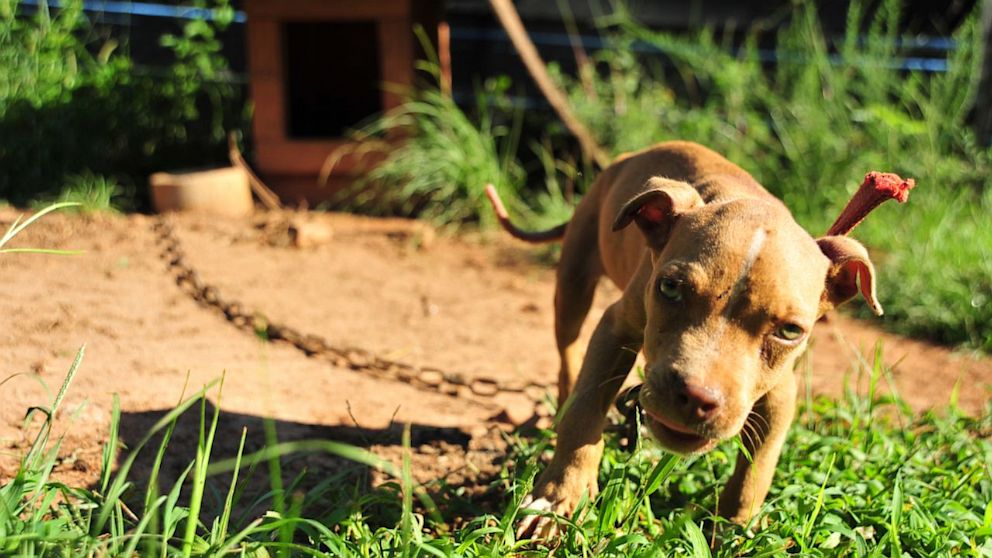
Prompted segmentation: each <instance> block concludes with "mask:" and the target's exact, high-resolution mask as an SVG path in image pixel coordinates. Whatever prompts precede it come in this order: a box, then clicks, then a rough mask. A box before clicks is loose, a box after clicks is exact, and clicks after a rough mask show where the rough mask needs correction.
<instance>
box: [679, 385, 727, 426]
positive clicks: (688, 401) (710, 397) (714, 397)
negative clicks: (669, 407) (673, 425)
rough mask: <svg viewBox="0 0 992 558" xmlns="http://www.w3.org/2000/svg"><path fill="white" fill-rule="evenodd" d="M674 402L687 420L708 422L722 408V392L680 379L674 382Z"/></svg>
mask: <svg viewBox="0 0 992 558" xmlns="http://www.w3.org/2000/svg"><path fill="white" fill-rule="evenodd" d="M674 383H675V386H674V387H675V401H676V403H678V404H679V406H680V407H682V410H683V411H684V412H685V413H686V415H687V417H688V418H692V419H696V420H701V421H703V420H709V419H710V418H712V417H713V416H714V415H716V414H717V412H718V411H719V410H720V407H722V406H723V400H724V397H723V392H721V391H720V390H719V389H717V388H714V387H711V386H706V385H702V384H699V383H696V382H693V381H691V380H689V381H686V380H684V379H682V378H677V379H676V380H675V382H674Z"/></svg>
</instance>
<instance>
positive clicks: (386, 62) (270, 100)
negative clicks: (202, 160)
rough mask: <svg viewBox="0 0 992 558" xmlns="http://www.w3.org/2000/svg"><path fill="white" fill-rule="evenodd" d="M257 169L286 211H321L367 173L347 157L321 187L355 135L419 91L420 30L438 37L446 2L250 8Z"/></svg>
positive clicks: (273, 3) (322, 0)
mask: <svg viewBox="0 0 992 558" xmlns="http://www.w3.org/2000/svg"><path fill="white" fill-rule="evenodd" d="M245 11H246V12H247V15H248V21H247V32H248V55H249V76H250V80H251V96H252V99H253V101H254V105H255V107H254V111H255V112H254V120H253V132H254V147H255V164H256V165H257V167H258V171H259V173H260V174H262V175H263V176H264V177H265V179H266V181H267V182H268V183H269V184H270V186H271V187H272V188H273V189H274V190H275V191H276V192H277V193H278V194H279V195H280V197H281V198H282V199H283V200H284V201H286V202H288V203H294V202H298V201H302V200H306V201H307V202H310V203H311V204H313V203H318V202H320V201H323V200H327V199H329V198H330V196H331V195H332V194H333V193H334V192H335V191H337V190H339V189H341V188H342V187H345V186H347V185H348V184H350V183H351V181H352V180H353V179H354V177H355V175H356V172H358V171H359V168H358V163H359V162H358V161H357V160H355V159H354V158H349V157H345V158H344V159H342V160H341V161H339V162H338V164H336V165H335V167H334V171H333V173H332V174H331V176H330V177H329V179H328V183H327V184H326V185H324V186H320V185H318V183H317V178H318V175H319V174H320V171H321V168H322V167H323V165H324V164H325V162H326V161H327V160H328V157H330V156H331V155H332V154H333V153H334V152H335V150H337V149H341V148H342V147H344V146H346V145H348V143H349V142H348V140H347V139H346V138H345V135H346V134H347V132H348V130H349V129H351V128H353V127H354V126H356V125H357V124H359V123H361V122H362V121H363V120H365V119H367V118H368V117H370V116H372V115H374V114H377V113H379V112H382V111H383V110H388V109H390V108H393V107H396V106H398V105H399V104H400V103H401V102H402V98H401V97H400V96H399V95H398V94H397V93H396V92H395V91H391V89H392V87H384V85H387V84H389V85H390V86H393V85H396V86H400V87H411V86H413V83H414V73H415V70H414V61H415V60H416V58H417V57H418V56H419V48H418V46H417V44H416V38H415V37H414V34H413V26H414V24H420V25H423V27H424V29H426V30H428V31H430V32H431V34H433V32H434V31H435V30H436V29H437V23H438V21H439V15H440V2H439V1H438V0H246V2H245Z"/></svg>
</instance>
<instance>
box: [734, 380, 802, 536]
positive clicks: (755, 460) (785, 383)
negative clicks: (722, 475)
mask: <svg viewBox="0 0 992 558" xmlns="http://www.w3.org/2000/svg"><path fill="white" fill-rule="evenodd" d="M795 413H796V377H795V375H794V374H792V373H789V374H787V375H786V377H785V378H784V379H783V380H782V382H781V383H779V384H778V385H777V386H775V387H774V388H772V389H771V391H769V392H768V393H767V394H765V396H764V397H762V398H761V399H759V400H758V402H757V403H756V404H755V405H754V410H753V411H752V416H749V417H748V420H747V423H745V425H744V432H743V433H742V435H741V439H742V441H743V442H744V447H746V448H747V450H748V452H750V454H751V461H748V459H747V456H745V455H744V454H743V452H742V453H741V454H740V455H738V456H737V466H736V468H735V469H734V474H733V476H732V477H731V478H730V481H728V482H727V486H726V487H725V488H724V489H723V493H722V494H720V506H719V508H720V515H721V516H723V517H726V518H728V519H730V520H731V521H733V522H734V523H739V524H745V523H747V522H748V521H749V520H750V519H751V518H752V517H753V516H754V514H756V513H757V512H758V509H759V508H760V507H761V505H762V504H763V503H764V501H765V496H767V495H768V488H769V487H770V486H771V484H772V477H773V476H774V475H775V465H776V464H778V458H779V455H780V454H781V453H782V444H783V443H784V442H785V437H786V434H788V432H789V426H790V425H791V424H792V418H793V417H794V416H795Z"/></svg>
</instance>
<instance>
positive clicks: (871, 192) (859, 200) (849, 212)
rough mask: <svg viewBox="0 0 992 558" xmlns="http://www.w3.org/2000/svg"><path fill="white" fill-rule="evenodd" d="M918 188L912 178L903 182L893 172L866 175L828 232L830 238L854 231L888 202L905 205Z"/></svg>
mask: <svg viewBox="0 0 992 558" xmlns="http://www.w3.org/2000/svg"><path fill="white" fill-rule="evenodd" d="M914 186H916V181H915V180H913V179H912V178H907V179H906V180H903V179H902V178H900V177H899V175H898V174H893V173H891V172H878V171H871V172H869V173H868V174H866V175H865V179H864V181H863V182H862V183H861V186H860V187H858V191H857V192H855V193H854V195H853V196H851V200H850V201H848V202H847V205H846V206H844V210H843V211H841V213H840V215H839V216H838V217H837V220H836V221H834V224H833V225H832V226H831V227H830V230H828V231H827V235H828V236H843V235H846V234H848V233H850V232H851V231H852V230H854V227H856V226H858V224H859V223H861V221H864V219H865V217H867V216H868V214H869V213H870V212H871V211H872V210H873V209H875V208H876V207H878V206H880V205H882V203H884V202H885V201H887V200H896V201H897V202H899V203H905V202H906V200H908V199H909V191H910V190H912V189H913V187H914Z"/></svg>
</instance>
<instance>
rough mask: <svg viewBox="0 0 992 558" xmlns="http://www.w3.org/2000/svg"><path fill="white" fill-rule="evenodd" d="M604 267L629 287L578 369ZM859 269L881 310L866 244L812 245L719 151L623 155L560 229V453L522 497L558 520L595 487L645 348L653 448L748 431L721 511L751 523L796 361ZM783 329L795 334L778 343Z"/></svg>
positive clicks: (780, 433)
mask: <svg viewBox="0 0 992 558" xmlns="http://www.w3.org/2000/svg"><path fill="white" fill-rule="evenodd" d="M630 224H636V226H629V225H630ZM603 275H606V276H607V277H609V278H610V279H611V280H612V281H613V282H614V283H615V284H616V285H617V286H618V287H619V288H620V289H622V290H623V295H622V296H621V298H620V300H618V301H616V302H615V303H614V304H613V305H611V306H610V307H609V308H608V309H607V310H606V312H605V314H604V315H603V318H602V320H601V321H600V322H599V324H598V325H597V326H596V329H595V331H594V333H593V336H592V339H591V341H590V343H589V347H588V349H587V351H586V355H585V358H584V360H582V364H581V369H580V367H579V363H580V355H579V348H578V347H577V344H576V341H577V339H578V335H579V329H580V328H581V326H582V323H583V321H584V320H585V318H586V315H587V314H588V311H589V308H590V305H591V303H592V298H593V293H594V291H595V287H596V283H597V282H598V281H599V279H600V277H601V276H603ZM858 276H860V278H861V290H862V292H863V293H864V294H865V296H866V297H867V298H869V299H870V300H869V302H870V303H872V305H873V307H875V306H877V302H876V301H875V300H874V269H873V267H872V265H871V262H870V261H869V260H868V256H867V253H866V252H865V250H864V248H863V247H861V245H860V244H858V243H857V242H855V241H853V240H850V239H847V238H841V237H828V238H825V239H821V240H820V241H817V240H814V239H813V238H812V237H811V236H810V235H809V234H807V233H806V232H805V231H804V230H803V229H802V228H801V227H800V226H799V225H798V224H796V222H795V221H794V220H793V218H792V216H791V215H790V213H789V212H788V210H787V209H786V208H785V206H784V205H783V204H782V203H781V202H780V201H778V200H777V199H776V198H774V197H773V196H772V195H770V194H769V193H768V192H767V191H766V190H765V189H764V188H763V187H762V186H761V185H759V184H758V183H757V182H756V181H755V180H754V179H753V178H752V177H751V176H750V175H749V174H748V173H747V172H745V171H744V170H742V169H741V168H739V167H738V166H736V165H734V164H733V163H731V162H729V161H727V160H726V159H724V158H723V157H721V156H720V155H718V154H717V153H715V152H713V151H711V150H709V149H707V148H705V147H703V146H700V145H698V144H694V143H690V142H667V143H662V144H659V145H656V146H654V147H651V148H648V149H645V150H643V151H639V152H637V153H633V154H630V155H625V156H622V157H620V158H619V159H618V160H617V161H616V162H615V163H613V164H612V165H611V166H610V167H608V168H606V169H605V170H604V171H603V172H602V174H601V175H600V176H599V177H598V178H597V180H596V181H595V183H594V184H593V186H592V188H591V189H590V191H589V192H588V193H587V194H586V196H585V197H584V198H583V199H582V202H581V203H580V204H579V206H578V207H577V208H576V211H575V215H574V217H573V218H572V220H571V221H570V222H569V224H568V226H567V228H566V230H565V237H564V241H563V246H562V255H561V263H560V265H559V267H558V275H557V277H558V280H557V287H556V292H555V334H556V339H557V343H558V349H559V352H560V356H561V370H560V373H559V401H562V402H565V403H564V404H563V408H562V411H561V413H560V416H559V418H560V421H559V425H558V443H557V448H556V451H555V455H554V458H553V459H552V461H551V464H550V465H549V466H548V468H547V469H546V470H545V471H544V473H543V474H542V475H541V476H540V478H539V479H538V480H537V482H536V483H535V486H534V490H533V492H532V494H531V496H530V497H529V498H528V500H527V501H526V502H525V504H526V505H527V506H528V507H531V508H534V509H538V510H553V511H556V512H558V513H563V514H568V513H571V511H572V510H573V509H574V507H575V505H576V504H577V503H578V500H579V499H580V498H581V497H582V495H583V494H588V495H590V496H592V495H594V494H595V493H596V491H597V486H596V477H597V472H598V468H599V461H600V457H601V455H602V447H603V443H602V432H603V427H604V424H605V417H606V413H607V410H608V409H609V407H610V405H611V403H612V401H613V399H614V398H615V397H616V394H617V392H618V390H619V389H620V386H621V384H623V382H624V380H625V378H626V377H627V374H628V373H629V371H630V369H631V367H632V366H633V364H634V360H635V358H636V355H637V353H638V351H643V353H644V356H645V360H646V363H647V364H646V367H645V384H644V387H643V389H642V392H641V404H642V406H643V408H644V410H645V412H646V415H647V417H646V422H647V424H648V427H649V429H650V430H651V432H652V434H653V435H654V437H655V438H656V439H657V440H658V441H659V442H660V443H661V444H662V445H663V446H665V447H667V448H668V449H670V450H672V451H675V452H679V453H700V452H704V451H708V450H709V449H711V448H712V447H713V446H715V445H716V444H717V443H718V442H719V441H721V440H725V439H727V438H730V437H733V436H736V435H737V434H738V433H742V439H743V440H744V443H745V445H746V446H747V448H748V450H749V452H750V453H751V455H752V456H753V462H748V461H747V460H745V459H744V458H743V457H742V458H741V459H739V460H738V463H737V469H736V471H735V472H734V475H733V477H732V478H731V480H730V482H729V483H728V485H727V486H726V487H725V489H724V491H723V493H722V495H721V497H720V506H719V507H720V513H721V515H723V516H725V517H728V518H730V519H732V520H734V521H737V522H746V521H747V520H748V519H749V518H751V517H752V515H753V514H754V513H755V512H756V511H757V510H758V508H759V507H760V506H761V504H762V502H763V501H764V498H765V495H766V494H767V492H768V488H769V485H770V484H771V480H772V476H773V473H774V468H775V464H776V462H777V461H778V456H779V453H780V452H781V447H782V443H783V441H784V439H785V435H786V432H787V430H788V427H789V424H790V423H791V421H792V417H793V413H794V407H795V391H796V383H795V376H794V373H793V367H794V363H795V360H796V358H797V357H798V356H799V355H800V354H801V353H802V351H803V350H804V348H805V346H806V342H807V340H808V338H809V332H810V330H811V329H812V327H813V324H814V323H815V322H816V320H817V318H818V317H819V316H821V315H822V314H823V313H824V312H826V311H827V310H829V309H831V308H833V307H834V306H836V305H837V304H840V303H841V302H843V301H844V300H846V299H848V298H850V297H852V296H854V294H856V293H857V290H858V289H857V283H856V277H858ZM663 283H664V285H662V284H663ZM663 286H664V292H665V293H667V294H663V292H662V287H663ZM673 297H674V298H673ZM783 327H788V328H793V329H792V330H791V331H796V328H798V330H799V331H800V332H801V337H799V338H796V339H792V340H787V339H784V338H783V337H782V335H784V333H783V331H784V330H783V329H782V328H783ZM553 531H554V525H553V524H552V523H551V522H549V521H547V520H546V519H542V518H539V517H538V516H527V517H525V518H524V520H523V522H522V524H521V527H520V535H521V536H523V535H528V534H535V535H536V536H548V535H549V534H551V533H552V532H553Z"/></svg>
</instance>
